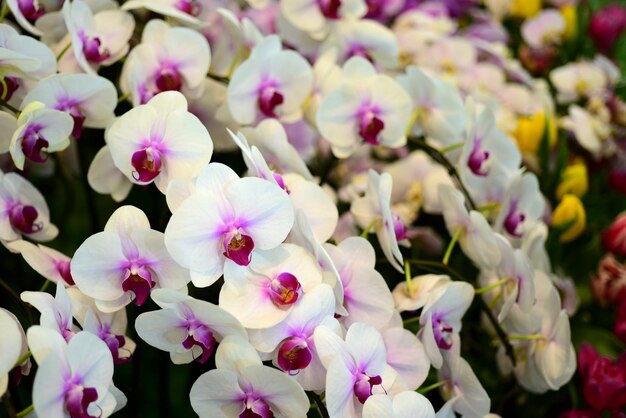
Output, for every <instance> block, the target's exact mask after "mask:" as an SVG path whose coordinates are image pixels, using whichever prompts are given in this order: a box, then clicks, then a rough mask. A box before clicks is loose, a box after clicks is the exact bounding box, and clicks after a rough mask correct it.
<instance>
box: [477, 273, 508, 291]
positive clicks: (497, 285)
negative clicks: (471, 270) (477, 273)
mask: <svg viewBox="0 0 626 418" xmlns="http://www.w3.org/2000/svg"><path fill="white" fill-rule="evenodd" d="M510 280H511V277H505V278H504V279H501V280H498V281H497V282H495V283H492V284H490V285H489V286H485V287H481V288H480V289H476V290H475V291H474V293H475V294H477V295H482V294H483V293H487V292H489V291H491V290H493V289H495V288H497V287H499V286H502V285H503V284H505V283H506V282H508V281H510Z"/></svg>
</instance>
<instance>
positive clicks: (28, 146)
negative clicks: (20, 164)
mask: <svg viewBox="0 0 626 418" xmlns="http://www.w3.org/2000/svg"><path fill="white" fill-rule="evenodd" d="M40 130H41V126H38V125H28V126H27V127H26V129H25V130H24V136H23V137H22V145H21V146H22V152H23V153H24V155H25V156H26V158H28V159H29V160H31V161H34V162H36V163H43V162H45V161H46V160H47V159H48V157H47V155H46V156H44V154H42V150H43V149H44V148H46V149H47V148H48V145H49V143H48V141H47V140H46V139H45V138H44V137H42V136H40V134H39V132H40Z"/></svg>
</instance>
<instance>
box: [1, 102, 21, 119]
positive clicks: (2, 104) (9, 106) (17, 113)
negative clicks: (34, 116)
mask: <svg viewBox="0 0 626 418" xmlns="http://www.w3.org/2000/svg"><path fill="white" fill-rule="evenodd" d="M0 106H2V107H6V108H7V109H9V110H10V111H11V112H13V113H15V116H18V115H19V114H20V110H19V109H17V108H15V107H13V106H11V105H10V104H8V103H7V102H6V101H5V100H0Z"/></svg>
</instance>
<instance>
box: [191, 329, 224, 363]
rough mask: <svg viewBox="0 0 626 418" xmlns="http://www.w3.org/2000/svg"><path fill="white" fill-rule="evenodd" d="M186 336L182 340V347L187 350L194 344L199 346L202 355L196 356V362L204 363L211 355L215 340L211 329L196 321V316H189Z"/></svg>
mask: <svg viewBox="0 0 626 418" xmlns="http://www.w3.org/2000/svg"><path fill="white" fill-rule="evenodd" d="M186 327H187V337H186V338H185V340H184V341H183V347H184V348H185V349H187V350H191V349H192V348H193V347H194V346H198V347H200V349H201V350H202V356H201V357H198V358H196V361H197V362H198V363H204V362H205V361H207V360H208V359H209V357H211V354H213V350H215V345H216V344H217V341H216V340H215V337H214V336H213V333H212V332H211V329H210V328H209V327H207V326H206V325H204V324H203V323H202V322H200V321H198V320H197V319H196V318H191V319H189V320H188V321H187V323H186Z"/></svg>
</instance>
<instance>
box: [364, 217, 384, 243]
mask: <svg viewBox="0 0 626 418" xmlns="http://www.w3.org/2000/svg"><path fill="white" fill-rule="evenodd" d="M379 220H380V218H378V217H376V218H374V220H373V221H372V222H370V224H369V225H368V226H366V227H365V229H364V230H363V232H361V238H367V236H368V235H369V233H370V231H371V230H372V228H374V226H376V224H377V223H378V221H379Z"/></svg>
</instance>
